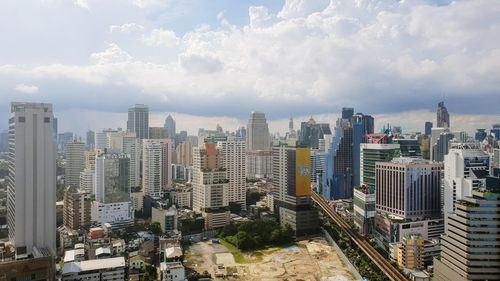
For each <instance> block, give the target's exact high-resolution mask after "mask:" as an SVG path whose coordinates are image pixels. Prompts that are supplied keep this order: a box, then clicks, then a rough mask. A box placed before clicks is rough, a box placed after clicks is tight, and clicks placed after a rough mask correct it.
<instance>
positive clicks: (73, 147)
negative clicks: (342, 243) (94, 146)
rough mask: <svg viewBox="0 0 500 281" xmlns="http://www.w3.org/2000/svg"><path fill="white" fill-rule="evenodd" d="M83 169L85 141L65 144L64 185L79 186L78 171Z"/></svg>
mask: <svg viewBox="0 0 500 281" xmlns="http://www.w3.org/2000/svg"><path fill="white" fill-rule="evenodd" d="M84 169H85V143H83V142H69V143H67V144H66V166H65V173H64V183H65V185H66V186H73V187H76V188H79V187H80V173H81V172H82V171H83V170H84Z"/></svg>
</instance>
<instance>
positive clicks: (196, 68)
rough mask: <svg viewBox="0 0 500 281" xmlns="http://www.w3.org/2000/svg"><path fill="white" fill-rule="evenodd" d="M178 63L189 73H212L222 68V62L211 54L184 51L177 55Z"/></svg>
mask: <svg viewBox="0 0 500 281" xmlns="http://www.w3.org/2000/svg"><path fill="white" fill-rule="evenodd" d="M179 64H180V66H181V67H182V68H184V69H185V70H187V71H188V72H190V73H194V74H200V73H214V72H218V71H220V70H222V62H221V61H220V60H219V59H218V58H217V57H216V56H215V55H213V54H209V53H205V54H196V53H184V54H181V55H180V56H179Z"/></svg>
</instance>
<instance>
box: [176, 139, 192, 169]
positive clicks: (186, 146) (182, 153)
mask: <svg viewBox="0 0 500 281" xmlns="http://www.w3.org/2000/svg"><path fill="white" fill-rule="evenodd" d="M175 151H176V153H177V163H178V164H182V165H184V166H193V146H192V145H191V143H190V142H188V141H183V142H181V143H180V144H179V145H178V146H177V147H176V148H175Z"/></svg>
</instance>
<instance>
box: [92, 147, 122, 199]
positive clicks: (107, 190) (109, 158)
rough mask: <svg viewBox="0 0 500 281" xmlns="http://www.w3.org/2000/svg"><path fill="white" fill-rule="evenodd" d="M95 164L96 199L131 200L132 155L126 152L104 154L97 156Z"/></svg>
mask: <svg viewBox="0 0 500 281" xmlns="http://www.w3.org/2000/svg"><path fill="white" fill-rule="evenodd" d="M95 164H96V165H95V175H96V176H95V185H94V194H95V199H96V201H98V202H101V203H117V202H128V201H130V157H129V156H128V155H126V154H102V155H100V156H97V157H96V161H95Z"/></svg>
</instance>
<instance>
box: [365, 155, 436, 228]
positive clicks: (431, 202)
mask: <svg viewBox="0 0 500 281" xmlns="http://www.w3.org/2000/svg"><path fill="white" fill-rule="evenodd" d="M442 170H443V164H442V163H435V162H430V161H427V160H423V159H415V158H404V157H401V158H394V159H393V160H392V161H391V162H377V163H376V164H375V197H376V199H375V200H376V203H375V210H376V211H377V212H380V213H383V214H386V215H387V216H395V217H401V218H402V219H417V218H437V217H440V216H441V173H442Z"/></svg>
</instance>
